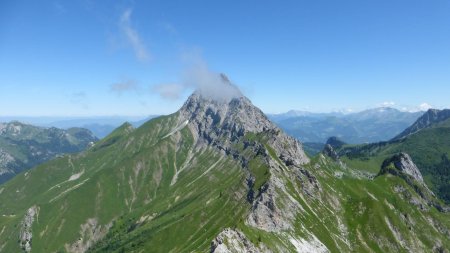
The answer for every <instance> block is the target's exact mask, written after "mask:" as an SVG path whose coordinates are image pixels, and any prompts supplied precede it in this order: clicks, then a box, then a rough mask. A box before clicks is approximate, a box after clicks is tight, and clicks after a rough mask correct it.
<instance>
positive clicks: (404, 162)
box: [379, 152, 423, 184]
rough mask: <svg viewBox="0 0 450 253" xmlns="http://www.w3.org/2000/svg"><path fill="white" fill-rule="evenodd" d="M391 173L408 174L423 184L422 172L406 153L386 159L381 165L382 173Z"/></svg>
mask: <svg viewBox="0 0 450 253" xmlns="http://www.w3.org/2000/svg"><path fill="white" fill-rule="evenodd" d="M386 173H390V174H393V175H396V176H397V175H400V176H402V175H407V176H409V177H411V178H412V179H414V180H415V181H417V182H418V183H420V184H423V178H422V173H420V171H419V169H418V168H417V166H416V165H415V164H414V162H413V161H412V159H411V157H410V156H409V155H408V154H406V153H403V152H402V153H399V154H396V155H394V156H392V157H391V158H388V159H386V160H385V161H384V162H383V165H382V166H381V170H380V173H379V174H380V175H382V174H386Z"/></svg>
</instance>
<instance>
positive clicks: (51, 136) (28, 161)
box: [0, 121, 98, 183]
mask: <svg viewBox="0 0 450 253" xmlns="http://www.w3.org/2000/svg"><path fill="white" fill-rule="evenodd" d="M97 140H98V139H97V138H96V137H95V136H94V135H93V134H92V132H91V131H89V130H87V129H83V128H69V129H67V130H63V129H58V128H55V127H51V128H44V127H37V126H33V125H28V124H23V123H20V122H18V121H12V122H9V123H0V183H2V182H5V181H6V180H8V179H10V178H12V177H13V176H15V175H16V174H18V173H20V172H22V171H24V170H27V169H30V168H32V167H34V166H36V165H39V164H41V163H43V162H45V161H48V160H51V159H53V158H55V157H57V156H60V155H63V154H67V153H77V152H80V151H82V150H84V149H86V148H87V147H89V146H90V145H93V144H94V142H96V141H97Z"/></svg>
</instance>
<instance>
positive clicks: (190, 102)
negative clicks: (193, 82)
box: [179, 91, 308, 164]
mask: <svg viewBox="0 0 450 253" xmlns="http://www.w3.org/2000/svg"><path fill="white" fill-rule="evenodd" d="M179 114H180V119H179V122H180V124H182V122H188V123H187V124H188V125H189V127H190V129H191V132H193V134H194V136H195V138H196V139H197V142H198V144H200V145H202V144H213V145H216V146H218V147H220V149H221V150H229V149H230V145H231V143H232V142H235V141H238V140H239V139H241V138H242V137H244V136H245V135H246V134H249V133H251V134H259V133H265V134H267V135H268V136H270V137H271V139H272V140H273V145H275V146H277V147H278V146H279V150H277V154H278V155H279V156H280V157H283V159H282V160H284V161H285V162H286V163H291V164H304V163H306V162H307V161H308V158H307V156H306V155H305V154H304V152H303V149H302V147H301V144H300V143H299V142H298V141H297V140H296V139H294V138H292V137H290V136H287V135H286V134H284V133H283V132H282V131H281V130H280V129H279V128H278V127H277V126H276V125H275V124H274V123H272V122H271V121H270V120H269V119H268V118H267V116H266V115H265V114H264V113H263V112H262V111H261V110H260V109H259V108H257V107H256V106H254V105H253V104H252V102H251V101H250V100H249V99H248V98H247V97H245V96H243V95H241V96H240V97H236V98H232V99H231V100H229V101H225V100H215V99H212V98H210V97H205V96H204V95H203V94H202V93H200V92H198V91H196V92H194V93H193V94H192V95H191V96H190V97H189V98H188V99H187V101H186V102H185V103H184V105H183V106H182V107H181V109H180V110H179ZM283 143H289V144H291V145H288V146H289V148H286V149H283V148H282V147H283ZM278 151H279V152H278Z"/></svg>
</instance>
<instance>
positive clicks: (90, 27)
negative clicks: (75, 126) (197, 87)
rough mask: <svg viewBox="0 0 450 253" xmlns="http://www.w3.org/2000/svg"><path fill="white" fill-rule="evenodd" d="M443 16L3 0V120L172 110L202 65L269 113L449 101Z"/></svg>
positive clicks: (446, 6)
mask: <svg viewBox="0 0 450 253" xmlns="http://www.w3.org/2000/svg"><path fill="white" fill-rule="evenodd" d="M449 13H450V1H448V0H433V1H415V0H398V1H384V0H377V1H375V0H367V1H360V0H354V1H331V0H330V1H324V0H317V1H138V0H136V1H91V0H80V1H56V0H55V1H22V0H14V1H13V0H11V1H1V3H0V116H6V115H8V116H10V115H22V116H23V115H28V116H40V115H47V116H93V115H149V114H165V113H171V112H174V111H176V110H177V109H178V108H179V107H180V106H181V105H182V103H183V102H184V100H185V99H186V97H187V96H188V95H189V93H190V92H191V90H189V89H188V90H176V88H177V87H178V86H177V84H178V83H179V82H181V81H182V76H183V73H184V72H185V70H186V68H188V67H189V66H190V65H192V62H198V61H201V62H202V64H205V65H207V66H208V68H209V69H210V70H212V71H215V72H223V73H226V74H227V75H228V77H229V78H230V79H231V80H232V81H233V82H234V83H236V84H237V85H238V86H239V87H240V88H241V90H242V91H243V92H244V93H245V94H246V95H247V96H248V97H249V98H250V99H251V100H252V101H253V102H254V104H256V105H257V106H259V107H260V108H261V109H262V110H263V111H265V112H268V113H276V112H283V111H287V110H290V109H299V110H309V111H315V112H319V111H320V112H323V111H333V110H343V109H351V110H362V109H366V108H370V107H376V106H380V105H383V104H385V105H393V106H395V107H398V108H403V107H404V108H407V109H416V108H418V107H419V105H421V104H422V107H424V108H426V107H428V105H431V106H433V107H437V108H443V107H447V108H448V107H450V99H449V98H450V96H449V94H450V15H449ZM160 87H166V88H168V89H169V90H167V89H165V90H161V89H160ZM171 88H173V89H175V90H176V91H174V90H173V89H171ZM158 91H159V92H160V93H161V92H163V95H164V96H161V94H159V93H158ZM174 92H175V93H174Z"/></svg>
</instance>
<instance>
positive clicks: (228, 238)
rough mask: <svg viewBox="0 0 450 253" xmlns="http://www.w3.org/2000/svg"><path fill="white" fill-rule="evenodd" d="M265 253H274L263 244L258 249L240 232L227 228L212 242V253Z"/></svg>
mask: <svg viewBox="0 0 450 253" xmlns="http://www.w3.org/2000/svg"><path fill="white" fill-rule="evenodd" d="M240 252H248V253H260V252H261V253H263V252H267V253H268V252H272V251H270V250H268V249H267V248H266V247H264V245H263V244H262V243H260V244H259V247H256V246H255V245H254V244H253V243H252V242H251V241H250V240H249V239H247V237H246V236H245V235H244V234H243V233H242V232H241V231H239V230H235V229H231V228H226V229H225V230H223V231H222V232H221V233H220V234H219V235H218V236H217V237H216V238H215V239H214V240H213V241H212V242H211V253H240Z"/></svg>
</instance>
